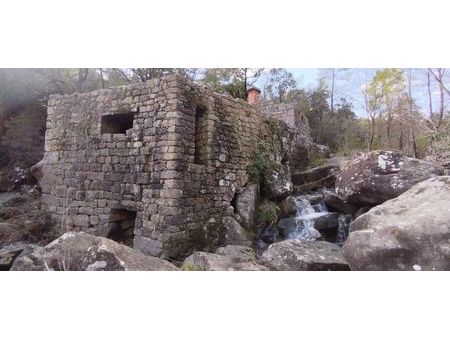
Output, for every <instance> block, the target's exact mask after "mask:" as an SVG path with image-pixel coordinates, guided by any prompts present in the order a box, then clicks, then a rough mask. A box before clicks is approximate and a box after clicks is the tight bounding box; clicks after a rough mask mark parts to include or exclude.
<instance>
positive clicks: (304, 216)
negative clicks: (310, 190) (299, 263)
mask: <svg viewBox="0 0 450 338" xmlns="http://www.w3.org/2000/svg"><path fill="white" fill-rule="evenodd" d="M294 203H295V205H296V209H297V210H296V215H295V217H294V218H295V222H296V224H295V226H294V227H293V228H292V229H291V231H290V232H289V233H288V234H287V236H286V238H287V239H300V240H310V241H314V240H317V239H321V238H322V237H323V236H322V234H321V233H320V232H319V231H318V230H317V229H316V227H315V225H316V222H318V221H319V220H322V223H323V219H324V218H326V217H327V216H333V215H334V217H335V218H334V219H335V220H336V228H335V229H337V232H336V230H334V235H333V236H332V240H330V241H332V242H333V243H335V244H338V245H342V243H343V242H344V241H345V239H346V238H347V235H348V226H349V224H350V222H351V216H350V215H344V214H340V215H339V219H338V220H337V219H336V218H337V217H336V216H337V215H336V213H332V212H329V211H328V210H327V207H326V205H325V202H324V200H323V196H322V194H315V195H301V196H296V197H295V198H294ZM337 223H338V224H337ZM330 232H333V230H331V231H330ZM325 239H326V240H328V239H327V238H325Z"/></svg>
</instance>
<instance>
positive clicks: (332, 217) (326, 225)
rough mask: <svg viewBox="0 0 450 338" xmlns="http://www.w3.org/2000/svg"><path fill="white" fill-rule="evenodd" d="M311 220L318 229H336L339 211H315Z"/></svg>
mask: <svg viewBox="0 0 450 338" xmlns="http://www.w3.org/2000/svg"><path fill="white" fill-rule="evenodd" d="M311 220H312V221H313V222H314V228H315V229H316V230H318V231H322V230H337V229H338V227H339V213H337V212H321V213H317V214H316V215H314V216H313V217H312V218H311Z"/></svg>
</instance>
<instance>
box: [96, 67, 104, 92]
mask: <svg viewBox="0 0 450 338" xmlns="http://www.w3.org/2000/svg"><path fill="white" fill-rule="evenodd" d="M98 71H99V72H100V79H101V81H102V88H103V89H105V78H104V77H103V68H99V69H98Z"/></svg>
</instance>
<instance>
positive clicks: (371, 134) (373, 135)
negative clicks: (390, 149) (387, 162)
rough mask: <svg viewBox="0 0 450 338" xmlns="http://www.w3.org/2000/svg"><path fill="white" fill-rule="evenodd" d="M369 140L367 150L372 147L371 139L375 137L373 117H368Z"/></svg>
mask: <svg viewBox="0 0 450 338" xmlns="http://www.w3.org/2000/svg"><path fill="white" fill-rule="evenodd" d="M369 129H370V141H369V151H371V150H372V149H373V140H374V138H375V118H374V117H371V118H370V128H369Z"/></svg>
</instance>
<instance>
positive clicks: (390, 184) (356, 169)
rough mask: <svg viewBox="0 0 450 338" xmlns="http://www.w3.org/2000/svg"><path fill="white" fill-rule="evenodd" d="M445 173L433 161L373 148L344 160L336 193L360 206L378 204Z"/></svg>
mask: <svg viewBox="0 0 450 338" xmlns="http://www.w3.org/2000/svg"><path fill="white" fill-rule="evenodd" d="M442 173H443V169H442V168H441V167H440V166H437V165H434V164H433V163H431V162H426V161H422V160H417V159H414V158H409V157H406V156H403V155H402V154H401V153H399V152H394V151H382V150H380V151H373V152H370V153H365V154H363V155H361V156H360V157H358V158H356V159H354V160H351V161H348V162H345V163H343V164H342V167H341V171H340V172H339V174H338V175H337V178H336V193H337V194H338V195H339V196H340V197H341V198H342V199H343V200H345V201H346V202H348V203H352V204H355V205H358V206H364V205H378V204H381V203H383V202H385V201H387V200H389V199H392V198H395V197H397V196H399V195H400V194H402V193H404V192H405V191H406V190H408V189H409V188H411V187H412V186H413V185H414V184H416V183H419V182H422V181H424V180H426V179H428V178H431V177H435V176H438V175H441V174H442Z"/></svg>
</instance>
